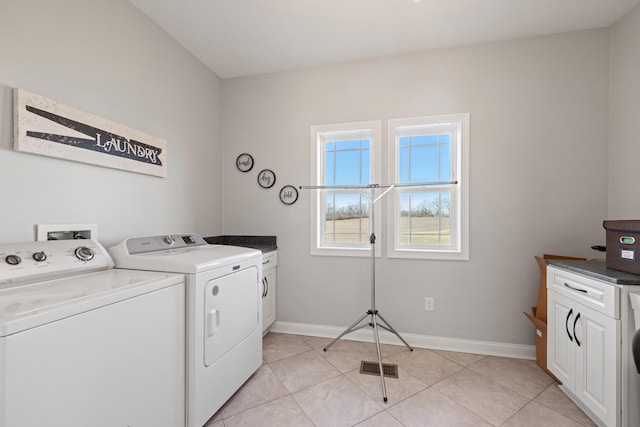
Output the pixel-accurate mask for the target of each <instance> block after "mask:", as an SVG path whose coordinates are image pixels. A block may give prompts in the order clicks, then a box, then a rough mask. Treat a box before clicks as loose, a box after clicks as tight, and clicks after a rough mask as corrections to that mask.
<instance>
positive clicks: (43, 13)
mask: <svg viewBox="0 0 640 427" xmlns="http://www.w3.org/2000/svg"><path fill="white" fill-rule="evenodd" d="M0 40H1V42H0V181H1V182H2V185H0V206H1V208H0V219H1V221H0V241H1V242H4V243H7V242H15V241H28V240H32V239H33V238H34V232H33V230H34V224H38V223H71V222H75V223H97V224H98V227H99V236H100V241H101V242H103V243H104V244H107V245H108V244H111V243H116V242H118V241H119V240H121V239H124V238H126V237H129V236H133V235H148V234H160V233H168V232H182V231H197V232H200V233H202V234H214V233H219V232H220V231H221V230H222V212H221V207H220V201H221V198H222V173H221V165H222V163H221V152H222V148H221V97H222V83H221V80H220V79H219V78H218V77H217V76H215V75H214V74H213V73H212V72H211V71H209V70H208V69H207V68H205V67H204V66H203V65H202V64H201V63H200V62H199V61H197V60H196V59H194V58H193V57H192V56H191V55H190V54H188V53H187V52H186V51H185V50H184V49H183V48H182V47H180V46H179V45H178V44H177V43H176V42H175V41H174V40H172V39H171V38H170V37H169V36H167V35H166V33H164V32H163V31H162V30H160V29H159V28H158V27H157V26H155V25H154V24H152V23H151V21H150V20H149V19H147V18H146V17H145V16H144V15H142V14H141V13H140V12H139V11H138V10H137V9H136V8H134V7H133V6H132V5H131V3H129V2H128V1H126V0H112V1H99V0H60V1H55V2H52V1H48V0H3V1H2V5H1V6H0ZM14 87H21V88H24V89H27V90H30V91H32V92H35V93H37V94H39V95H42V96H46V97H48V98H53V99H55V100H58V101H61V102H63V103H65V104H69V105H72V106H74V107H77V108H80V109H82V110H84V111H87V112H90V113H93V114H97V115H99V116H102V117H104V118H107V119H110V120H113V121H116V122H118V123H121V124H124V125H128V126H131V127H133V128H136V129H139V130H141V131H144V132H147V133H150V134H152V135H156V136H158V137H161V138H164V139H166V140H167V144H168V177H167V178H157V177H152V176H148V175H140V174H135V173H131V172H125V171H120V170H115V169H106V168H101V167H97V166H91V165H86V164H81V163H74V162H70V161H65V160H59V159H54V158H47V157H42V156H36V155H32V154H24V153H19V152H15V151H13V142H12V139H13V136H12V132H13V129H12V89H13V88H14Z"/></svg>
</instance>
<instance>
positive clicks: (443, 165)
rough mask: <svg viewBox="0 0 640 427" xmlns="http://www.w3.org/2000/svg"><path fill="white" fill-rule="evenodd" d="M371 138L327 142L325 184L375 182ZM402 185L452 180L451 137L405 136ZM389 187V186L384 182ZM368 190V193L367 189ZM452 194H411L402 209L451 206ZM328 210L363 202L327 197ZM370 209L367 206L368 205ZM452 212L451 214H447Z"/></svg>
mask: <svg viewBox="0 0 640 427" xmlns="http://www.w3.org/2000/svg"><path fill="white" fill-rule="evenodd" d="M370 145H371V141H370V139H350V140H343V141H340V140H333V141H327V142H325V146H324V148H325V153H324V154H325V183H324V185H328V186H340V185H368V184H370V183H371V178H370V176H371V169H370ZM398 154H399V157H398V175H399V176H398V177H397V179H398V183H403V184H405V183H419V182H437V181H448V180H449V179H450V176H451V134H449V133H435V134H423V135H411V136H401V137H400V138H399V147H398ZM380 184H385V183H380ZM365 191H366V190H365ZM449 196H450V195H449V194H448V193H442V192H438V191H436V190H435V189H434V190H430V191H424V190H423V191H409V192H406V193H405V195H403V197H401V209H402V210H410V211H413V210H414V209H416V208H417V207H418V206H420V205H424V204H429V205H431V206H434V205H436V204H440V205H442V204H443V201H446V204H447V205H448V200H449ZM326 203H327V207H334V208H335V209H341V208H344V207H346V206H350V205H355V204H360V203H363V204H365V205H367V204H368V201H367V199H362V198H361V196H360V194H341V195H340V197H335V195H334V194H327V196H326ZM365 208H366V206H365ZM447 213H448V212H447Z"/></svg>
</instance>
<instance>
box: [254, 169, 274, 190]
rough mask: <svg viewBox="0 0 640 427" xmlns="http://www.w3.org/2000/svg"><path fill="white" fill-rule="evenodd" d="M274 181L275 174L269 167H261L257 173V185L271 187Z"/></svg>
mask: <svg viewBox="0 0 640 427" xmlns="http://www.w3.org/2000/svg"><path fill="white" fill-rule="evenodd" d="M275 183H276V174H275V173H273V171H272V170H271V169H263V170H261V171H260V173H259V174H258V185H259V186H260V187H262V188H271V187H273V185H274V184H275Z"/></svg>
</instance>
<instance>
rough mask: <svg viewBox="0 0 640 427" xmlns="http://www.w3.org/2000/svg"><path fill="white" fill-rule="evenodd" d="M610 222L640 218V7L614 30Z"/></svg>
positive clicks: (612, 41)
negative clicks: (639, 184)
mask: <svg viewBox="0 0 640 427" xmlns="http://www.w3.org/2000/svg"><path fill="white" fill-rule="evenodd" d="M610 61H611V71H610V79H609V81H610V92H611V94H610V100H611V104H610V108H611V112H610V116H611V122H610V126H609V128H610V133H609V139H610V141H609V214H608V218H609V219H640V191H638V182H639V180H640V178H639V177H640V174H639V173H638V171H640V5H637V6H636V7H635V8H634V9H632V10H631V11H630V12H628V13H627V14H626V15H625V16H624V17H623V18H622V19H621V20H620V21H618V22H617V23H616V24H615V25H614V26H613V27H612V28H611V43H610Z"/></svg>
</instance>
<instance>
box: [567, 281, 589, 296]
mask: <svg viewBox="0 0 640 427" xmlns="http://www.w3.org/2000/svg"><path fill="white" fill-rule="evenodd" d="M564 286H565V287H567V288H569V289H571V290H572V291H578V292H583V293H585V294H588V293H589V291H587V290H586V289H580V288H574V287H573V286H571V285H570V284H568V283H567V282H564Z"/></svg>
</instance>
